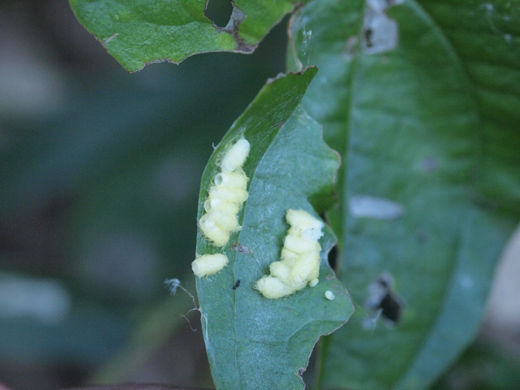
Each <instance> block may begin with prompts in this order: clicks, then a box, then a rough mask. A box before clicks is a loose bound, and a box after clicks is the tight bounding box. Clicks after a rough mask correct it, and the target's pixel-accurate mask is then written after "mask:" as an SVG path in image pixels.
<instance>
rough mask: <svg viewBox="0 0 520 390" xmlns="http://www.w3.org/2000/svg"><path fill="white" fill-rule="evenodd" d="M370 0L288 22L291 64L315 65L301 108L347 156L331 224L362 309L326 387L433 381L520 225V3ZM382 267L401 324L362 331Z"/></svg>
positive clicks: (464, 336)
mask: <svg viewBox="0 0 520 390" xmlns="http://www.w3.org/2000/svg"><path fill="white" fill-rule="evenodd" d="M379 3H381V4H383V3H385V2H379ZM379 3H378V2H374V1H367V2H365V1H360V0H357V1H332V0H323V1H314V2H312V3H309V4H308V5H307V6H306V7H304V8H303V9H302V10H301V12H300V13H298V15H297V16H296V17H295V19H294V20H293V21H292V25H291V28H292V29H291V32H290V33H291V37H292V39H293V41H292V42H290V45H289V52H290V54H291V57H290V59H289V68H290V69H292V70H297V69H299V68H300V67H301V65H302V64H305V65H308V64H315V65H317V66H318V67H319V68H320V73H319V75H318V76H317V77H316V79H315V80H314V81H313V82H312V84H311V85H310V87H309V89H308V92H307V94H306V96H305V98H304V100H303V105H304V107H305V109H306V110H307V112H308V113H309V114H310V115H311V116H312V117H313V118H314V119H316V120H318V122H320V123H321V124H322V125H323V126H324V137H325V139H326V141H327V142H328V143H329V145H331V146H332V147H333V148H335V149H336V150H338V151H339V152H340V154H341V156H342V160H343V167H342V170H341V171H340V174H339V183H338V187H337V188H338V192H339V196H340V200H341V206H340V207H338V208H337V209H335V210H333V211H332V212H331V213H330V218H331V220H332V221H333V227H334V229H335V231H336V233H337V234H338V236H339V238H340V242H339V246H340V249H341V251H340V252H341V253H340V256H341V261H340V265H339V267H338V269H339V272H340V275H339V276H340V278H341V280H342V281H343V282H344V284H345V286H346V287H347V288H348V289H349V291H350V292H351V294H352V298H353V301H354V302H355V304H356V305H357V308H358V310H356V314H355V315H354V316H353V318H352V320H351V321H349V323H348V325H347V326H345V327H343V328H342V329H341V330H340V331H338V332H336V333H334V334H333V335H332V336H331V337H330V338H328V340H327V342H326V348H324V351H326V352H327V355H324V356H323V357H324V362H323V364H322V365H321V372H320V375H321V376H320V383H321V386H322V388H330V389H376V388H377V389H390V388H396V389H421V388H425V387H427V386H428V385H429V384H430V383H431V382H432V381H433V380H435V378H436V377H437V376H438V375H439V374H440V373H442V372H443V371H444V370H445V369H446V367H447V365H448V364H450V363H451V362H452V361H453V360H454V359H455V358H456V357H457V356H458V355H459V354H460V353H461V351H462V350H463V348H464V347H465V346H467V344H468V343H469V342H470V341H471V339H472V338H473V337H474V335H475V333H476V331H477V329H478V326H479V323H480V320H481V315H482V308H483V305H484V302H485V298H486V295H487V292H488V288H489V284H490V279H491V276H492V272H493V267H494V265H495V262H496V259H497V257H498V254H499V252H500V250H501V248H502V246H503V244H504V242H505V240H506V239H507V237H508V236H509V234H510V232H511V230H512V228H513V227H514V226H515V225H516V223H518V220H519V218H520V207H519V206H520V169H519V167H520V153H519V150H520V136H519V132H518V123H520V109H519V108H520V50H519V48H520V27H519V26H520V13H519V12H518V11H519V7H520V4H519V3H518V2H517V1H516V2H511V1H492V2H488V3H486V4H483V5H479V4H476V3H475V2H474V1H469V0H458V1H453V0H449V1H436V2H429V1H405V2H404V4H402V5H399V6H393V7H391V8H389V9H387V10H377V7H376V6H377V4H379ZM393 3H400V2H393ZM392 21H394V22H395V24H393V22H392ZM391 26H394V27H398V35H396V38H398V39H395V41H393V40H392V39H391V36H392V35H391V33H392V31H391V30H392V27H391ZM392 43H395V45H392ZM385 44H388V45H386V46H385ZM392 46H395V47H392ZM385 272H386V273H389V274H390V275H392V276H393V279H394V280H395V286H394V294H397V295H398V296H399V297H400V298H401V299H402V300H403V302H404V308H403V311H402V319H401V321H400V322H399V323H397V324H396V325H395V326H390V327H387V326H385V325H384V324H383V322H382V321H375V317H374V318H373V320H374V321H373V322H374V328H372V329H370V327H369V329H365V328H366V327H364V326H363V324H364V323H365V324H366V321H367V319H370V318H371V317H370V316H373V315H374V313H371V311H370V310H369V309H368V308H367V307H366V306H365V301H366V299H367V298H368V296H369V292H368V290H367V288H368V286H369V285H370V284H371V282H372V281H374V280H375V279H377V278H378V276H379V275H381V274H382V273H385Z"/></svg>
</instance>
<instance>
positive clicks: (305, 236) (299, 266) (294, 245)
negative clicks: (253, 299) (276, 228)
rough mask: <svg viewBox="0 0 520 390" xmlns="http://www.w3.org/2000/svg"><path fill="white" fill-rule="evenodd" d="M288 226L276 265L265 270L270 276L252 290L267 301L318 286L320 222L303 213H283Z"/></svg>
mask: <svg viewBox="0 0 520 390" xmlns="http://www.w3.org/2000/svg"><path fill="white" fill-rule="evenodd" d="M285 218H286V220H287V222H288V223H289V225H290V228H289V231H288V232H287V236H285V240H284V246H283V248H282V252H281V258H280V260H279V261H275V262H274V263H271V265H270V266H269V271H270V275H269V276H264V277H262V278H261V279H260V280H259V281H258V282H257V283H256V289H257V290H258V291H260V292H261V293H262V295H263V296H264V297H266V298H269V299H277V298H282V297H285V296H287V295H290V294H293V293H294V292H296V291H298V290H301V289H303V288H305V287H306V286H310V287H314V286H315V285H316V284H318V280H319V279H318V278H319V271H320V251H321V246H320V244H319V243H318V240H319V238H320V237H321V236H322V235H323V233H322V228H323V222H322V221H320V220H319V219H317V218H314V217H313V216H312V215H310V214H309V213H308V212H306V211H304V210H291V209H289V210H287V214H286V216H285Z"/></svg>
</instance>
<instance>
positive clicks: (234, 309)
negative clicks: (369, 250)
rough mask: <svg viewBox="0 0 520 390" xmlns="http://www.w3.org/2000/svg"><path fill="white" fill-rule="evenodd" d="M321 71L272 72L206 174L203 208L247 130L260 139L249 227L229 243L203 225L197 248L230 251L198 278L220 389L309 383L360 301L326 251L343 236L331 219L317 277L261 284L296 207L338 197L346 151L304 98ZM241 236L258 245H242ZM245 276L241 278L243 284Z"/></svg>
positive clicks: (250, 168)
mask: <svg viewBox="0 0 520 390" xmlns="http://www.w3.org/2000/svg"><path fill="white" fill-rule="evenodd" d="M315 73H316V69H309V70H307V71H306V72H305V73H303V74H292V75H288V76H284V77H279V78H277V79H275V80H270V81H269V82H268V84H267V85H266V86H265V87H264V88H263V89H262V90H261V92H260V93H259V95H258V96H257V97H256V99H255V100H254V101H253V102H252V103H251V105H250V106H249V107H248V109H247V110H246V112H245V113H244V114H243V115H242V116H241V117H240V118H239V119H238V120H237V121H236V122H235V124H234V125H233V127H232V128H231V129H230V131H229V132H228V133H227V135H226V136H225V137H224V139H223V140H222V142H221V143H220V145H219V146H218V147H217V149H216V150H215V152H214V154H213V156H212V157H211V159H210V161H209V163H208V166H207V168H206V170H205V172H204V174H203V177H202V190H201V197H200V203H199V215H198V217H199V218H200V217H201V216H202V212H203V202H204V200H205V199H206V196H207V191H208V189H209V187H210V186H211V185H212V181H213V177H214V176H215V174H216V173H217V167H216V162H217V161H218V159H219V158H220V157H221V155H222V153H223V152H224V151H225V150H226V148H227V147H228V146H229V144H230V143H232V142H234V140H236V139H237V138H239V137H241V136H242V135H244V136H245V138H246V139H247V140H248V141H249V142H250V143H251V152H250V155H249V157H248V159H247V161H246V163H245V165H244V171H245V172H246V174H247V175H248V177H249V198H248V200H247V202H246V203H245V205H244V207H243V210H242V211H241V212H240V214H239V219H240V220H241V225H242V230H241V231H239V232H237V233H235V234H233V235H232V237H231V239H230V241H229V243H228V244H227V245H226V246H224V247H223V248H222V249H221V250H218V249H217V248H215V247H214V246H212V245H211V244H210V243H208V242H207V241H206V239H205V238H204V237H203V236H202V235H200V234H199V236H198V240H197V242H198V245H197V253H199V254H201V255H202V254H208V253H215V252H224V253H225V254H226V255H227V256H228V258H229V260H230V263H229V264H228V265H227V266H226V267H225V268H224V269H223V270H221V271H220V272H218V273H217V274H215V275H211V276H209V277H207V278H202V279H197V291H198V295H199V301H200V309H201V314H202V325H203V332H204V339H205V342H206V349H207V352H208V357H209V361H210V365H211V368H212V374H213V378H214V382H215V385H216V387H217V388H219V389H231V388H241V389H260V388H264V389H267V388H269V389H271V388H273V389H274V388H279V389H296V388H302V387H303V382H302V380H301V378H300V375H301V372H302V371H303V370H305V367H306V365H307V360H308V357H309V355H310V353H311V351H312V347H313V345H314V344H315V343H316V341H317V340H318V338H319V336H320V335H322V334H328V333H330V332H332V331H334V330H335V329H337V328H338V327H339V326H341V325H342V324H343V323H344V322H345V321H346V320H347V319H348V317H349V316H350V314H351V311H352V305H351V302H350V298H349V295H348V293H347V292H346V291H345V289H344V287H343V286H342V285H341V284H340V283H339V282H338V280H337V279H336V278H335V277H334V274H333V272H332V271H331V269H330V267H329V266H328V263H327V260H326V255H327V253H328V251H329V250H330V249H331V247H332V245H333V244H334V241H335V238H334V236H333V235H332V233H331V230H330V229H327V230H326V233H325V236H324V238H322V240H321V245H322V247H323V252H322V257H323V258H322V264H321V269H320V283H319V284H318V285H317V286H315V287H314V288H305V289H304V290H302V291H299V292H297V293H295V294H294V295H291V296H289V297H286V298H282V299H274V300H271V299H266V298H264V297H263V296H262V295H260V293H259V292H258V291H256V290H254V288H253V287H254V284H255V282H256V281H257V280H258V279H260V278H261V277H262V276H263V275H264V273H265V270H266V269H267V268H268V266H269V264H270V263H272V262H273V261H276V260H278V259H279V256H280V250H281V246H282V242H283V237H284V236H285V235H286V233H287V228H288V226H287V224H286V223H285V213H286V211H287V209H289V208H292V209H305V210H308V211H309V212H312V208H313V206H314V207H316V208H317V211H322V210H323V208H324V207H325V206H326V205H327V204H328V203H329V202H330V197H331V193H332V184H333V179H334V175H335V172H336V169H337V166H338V158H337V155H336V154H335V153H334V152H333V151H332V150H330V149H329V148H328V147H327V146H326V145H325V143H324V142H323V140H322V138H321V131H320V127H319V125H318V124H317V123H316V122H315V121H313V120H312V119H311V118H310V117H309V116H308V115H307V114H306V113H305V112H304V111H303V110H302V109H301V108H299V106H298V104H299V102H300V99H301V97H302V96H303V94H304V93H305V90H306V88H307V85H308V83H309V82H310V80H311V79H312V77H313V76H314V74H315ZM310 198H312V200H313V203H314V204H313V205H311V204H310V203H309V199H310ZM233 243H240V244H241V245H244V246H246V247H247V248H248V249H249V250H250V251H251V252H252V253H239V252H237V251H234V250H233V249H232V244H233ZM236 280H240V281H241V284H240V288H236V289H235V290H234V289H232V287H233V285H234V284H235V282H236ZM326 290H332V291H334V292H335V294H336V299H335V300H334V301H328V300H327V299H325V297H324V292H325V291H326Z"/></svg>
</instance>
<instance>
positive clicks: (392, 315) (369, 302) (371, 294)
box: [365, 273, 404, 329]
mask: <svg viewBox="0 0 520 390" xmlns="http://www.w3.org/2000/svg"><path fill="white" fill-rule="evenodd" d="M393 286H394V279H393V277H392V275H390V274H389V273H383V274H381V275H379V276H378V277H377V278H376V279H374V280H373V281H372V282H371V283H370V284H369V285H368V297H367V299H366V301H365V306H366V307H367V308H368V309H370V310H371V315H369V317H368V318H367V321H366V322H367V324H368V323H375V321H377V319H378V318H379V317H382V318H383V320H385V322H386V324H387V325H390V326H391V325H396V324H397V323H398V322H399V321H400V319H401V315H402V311H403V306H404V302H403V299H402V298H401V297H400V296H399V295H397V293H395V292H394V291H393ZM368 328H369V327H367V329H368Z"/></svg>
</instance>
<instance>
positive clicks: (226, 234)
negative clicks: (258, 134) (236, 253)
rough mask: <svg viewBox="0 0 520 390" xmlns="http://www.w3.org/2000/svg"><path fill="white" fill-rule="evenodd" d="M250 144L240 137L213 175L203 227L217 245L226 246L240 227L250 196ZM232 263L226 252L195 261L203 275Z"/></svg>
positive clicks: (205, 202) (205, 204)
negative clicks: (245, 167) (240, 213)
mask: <svg viewBox="0 0 520 390" xmlns="http://www.w3.org/2000/svg"><path fill="white" fill-rule="evenodd" d="M249 149H250V145H249V142H248V141H247V140H246V139H245V138H241V139H239V140H238V141H237V142H235V144H234V145H233V146H231V147H230V148H229V150H228V151H227V152H226V153H225V155H224V157H223V158H222V160H221V161H220V164H219V166H220V172H219V173H217V174H216V175H215V177H214V179H213V185H212V186H211V187H210V189H209V191H208V192H209V194H208V198H207V199H206V200H205V201H204V215H202V217H201V218H200V219H199V223H198V225H199V229H200V230H201V232H202V233H203V234H204V236H205V237H206V238H207V239H208V240H209V241H211V242H212V243H213V244H214V245H216V246H219V247H222V246H224V245H226V244H227V243H228V242H229V238H230V236H231V233H232V232H234V231H237V230H239V229H240V226H239V224H238V216H237V213H238V211H239V210H240V208H241V207H242V204H243V203H244V202H245V201H246V200H247V197H248V193H247V181H248V177H247V175H246V174H245V172H244V171H243V170H242V166H243V165H244V163H245V161H246V159H247V156H248V155H249ZM227 263H228V258H227V256H226V255H223V254H214V255H203V256H200V257H198V258H197V259H195V260H194V261H193V262H192V265H191V267H192V269H193V273H194V274H195V275H196V276H198V277H199V278H202V277H205V276H209V275H212V274H215V273H217V272H219V271H220V270H221V269H222V268H224V267H225V266H226V264H227Z"/></svg>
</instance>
